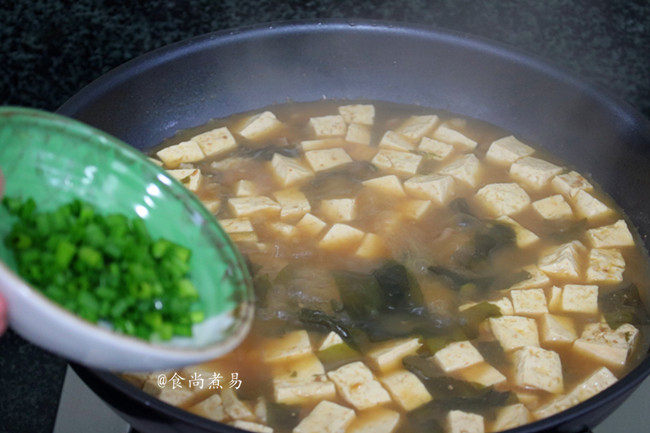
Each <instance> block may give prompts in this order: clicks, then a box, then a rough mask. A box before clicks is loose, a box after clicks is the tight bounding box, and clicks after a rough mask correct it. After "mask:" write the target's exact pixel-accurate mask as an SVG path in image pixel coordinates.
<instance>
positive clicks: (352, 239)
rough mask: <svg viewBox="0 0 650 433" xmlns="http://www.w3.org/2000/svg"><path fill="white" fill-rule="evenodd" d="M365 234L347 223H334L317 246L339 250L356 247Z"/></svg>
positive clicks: (328, 249) (329, 249)
mask: <svg viewBox="0 0 650 433" xmlns="http://www.w3.org/2000/svg"><path fill="white" fill-rule="evenodd" d="M364 235H365V233H364V232H362V231H361V230H359V229H356V228H354V227H351V226H349V225H347V224H341V223H337V224H334V225H333V226H332V227H331V228H330V229H329V230H328V231H327V233H325V236H323V239H321V240H320V242H319V243H318V246H319V247H320V248H322V249H324V250H327V251H341V250H348V249H351V248H355V247H357V246H358V245H359V244H360V243H361V240H362V239H363V236H364Z"/></svg>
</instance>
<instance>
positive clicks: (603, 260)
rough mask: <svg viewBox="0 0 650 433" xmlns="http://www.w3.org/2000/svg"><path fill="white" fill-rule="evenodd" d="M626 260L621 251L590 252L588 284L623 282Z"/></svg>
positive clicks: (598, 250) (595, 250)
mask: <svg viewBox="0 0 650 433" xmlns="http://www.w3.org/2000/svg"><path fill="white" fill-rule="evenodd" d="M624 271H625V259H623V255H622V254H621V252H620V251H619V250H616V249H613V248H611V249H604V248H593V249H592V250H591V251H589V265H588V267H587V282H589V283H596V284H615V283H620V282H622V281H623V272H624Z"/></svg>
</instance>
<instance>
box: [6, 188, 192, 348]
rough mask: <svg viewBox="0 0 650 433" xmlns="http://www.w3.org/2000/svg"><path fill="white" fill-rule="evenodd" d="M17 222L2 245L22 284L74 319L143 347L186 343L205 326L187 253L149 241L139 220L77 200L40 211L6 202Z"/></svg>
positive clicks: (18, 202) (163, 242)
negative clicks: (175, 340) (181, 339)
mask: <svg viewBox="0 0 650 433" xmlns="http://www.w3.org/2000/svg"><path fill="white" fill-rule="evenodd" d="M3 205H4V206H5V208H6V209H7V210H8V211H9V212H10V213H11V214H12V215H14V216H16V217H17V218H18V220H17V221H16V222H15V223H14V224H13V226H12V228H11V231H10V233H9V234H8V235H7V237H6V238H5V240H4V242H5V244H6V245H7V246H8V247H9V248H10V249H11V250H12V252H13V253H14V258H15V260H16V264H17V270H18V273H19V274H20V276H21V277H23V278H24V279H25V280H26V281H28V282H29V283H30V284H31V285H32V286H33V287H35V288H37V289H38V290H40V291H41V292H42V293H43V294H44V295H46V296H47V297H48V298H50V299H51V300H53V301H54V302H56V303H58V304H59V305H61V306H62V307H64V308H66V309H67V310H69V311H71V312H73V313H74V314H77V315H78V316H80V317H82V318H84V319H86V320H88V321H90V322H93V323H97V322H108V323H110V324H111V325H112V326H113V328H114V329H115V330H116V331H118V332H122V333H124V334H127V335H132V336H136V337H138V338H142V339H145V340H149V339H159V340H169V339H170V338H172V337H173V336H174V335H178V336H191V335H192V325H193V324H195V323H199V322H202V321H203V320H204V312H203V310H202V309H201V305H200V303H199V294H198V292H197V290H196V288H195V287H194V285H193V284H192V281H191V280H190V279H189V270H190V266H189V260H190V255H191V252H190V250H189V249H187V248H185V247H183V246H180V245H177V244H175V243H173V242H170V241H168V240H166V239H157V240H154V239H153V238H152V237H151V235H150V234H149V232H148V231H147V228H146V227H145V225H144V223H143V221H142V220H141V219H138V218H134V219H129V218H127V217H126V216H124V215H118V214H112V215H101V214H99V213H98V212H97V210H96V209H95V208H94V207H93V206H91V205H90V204H88V203H85V202H83V201H81V200H75V201H73V202H71V203H68V204H64V205H62V206H60V207H58V208H56V209H55V210H53V211H49V212H41V211H38V210H37V208H36V203H35V202H34V200H33V199H31V198H30V199H27V200H24V201H23V200H21V199H19V198H10V197H5V199H4V200H3Z"/></svg>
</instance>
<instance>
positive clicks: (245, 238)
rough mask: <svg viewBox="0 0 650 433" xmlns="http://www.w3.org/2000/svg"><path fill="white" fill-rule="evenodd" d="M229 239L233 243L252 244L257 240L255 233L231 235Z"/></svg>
mask: <svg viewBox="0 0 650 433" xmlns="http://www.w3.org/2000/svg"><path fill="white" fill-rule="evenodd" d="M230 239H232V241H233V242H248V243H254V242H257V241H258V240H259V239H258V238H257V234H256V233H255V232H249V233H231V234H230Z"/></svg>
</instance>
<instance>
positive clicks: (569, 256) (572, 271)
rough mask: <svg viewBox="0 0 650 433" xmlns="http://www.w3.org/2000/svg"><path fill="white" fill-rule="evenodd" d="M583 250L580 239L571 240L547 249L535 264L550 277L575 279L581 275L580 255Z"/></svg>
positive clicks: (584, 250)
mask: <svg viewBox="0 0 650 433" xmlns="http://www.w3.org/2000/svg"><path fill="white" fill-rule="evenodd" d="M585 252H586V248H585V246H584V245H582V243H581V242H580V241H571V242H568V243H566V244H562V245H560V246H559V247H557V248H555V249H552V250H550V251H547V252H546V254H545V255H544V256H542V257H541V258H540V259H539V263H538V264H537V266H538V267H539V269H541V270H542V271H543V272H544V273H546V275H548V276H550V277H557V278H573V279H577V278H579V277H580V275H581V266H580V263H581V261H582V260H581V256H582V254H584V253H585Z"/></svg>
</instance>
